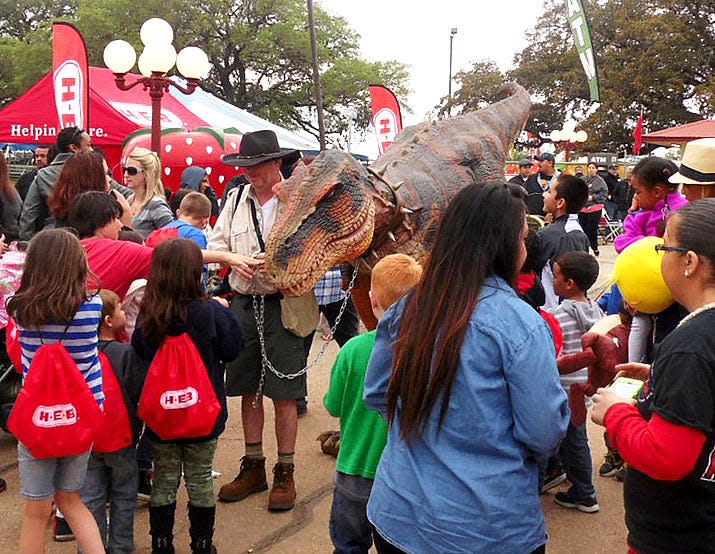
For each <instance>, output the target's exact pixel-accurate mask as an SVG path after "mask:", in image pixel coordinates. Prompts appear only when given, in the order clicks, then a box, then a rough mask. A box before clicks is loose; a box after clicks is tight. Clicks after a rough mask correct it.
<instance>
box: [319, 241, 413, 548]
mask: <svg viewBox="0 0 715 554" xmlns="http://www.w3.org/2000/svg"><path fill="white" fill-rule="evenodd" d="M421 275H422V267H421V266H420V265H419V264H418V263H417V262H416V261H415V260H414V259H413V258H411V257H410V256H406V255H404V254H392V255H390V256H386V257H384V258H383V259H382V260H380V261H379V262H378V263H377V264H375V267H374V268H373V270H372V279H371V282H370V303H371V305H372V311H373V313H374V314H375V317H376V318H377V319H378V320H379V319H380V318H381V317H382V315H383V314H384V313H385V310H386V309H387V308H389V307H390V306H391V305H392V304H394V303H395V302H397V301H398V300H399V299H400V298H401V297H402V296H403V295H404V294H405V293H406V292H407V291H409V290H410V289H411V288H412V287H414V286H415V285H416V284H417V282H418V281H419V279H420V276H421ZM374 343H375V331H374V330H373V331H369V332H367V333H365V334H363V335H360V336H357V337H354V338H352V339H350V340H349V341H348V342H347V343H345V345H344V346H343V347H342V349H341V350H340V353H339V354H338V357H337V358H336V360H335V363H334V364H333V369H332V371H331V374H330V387H329V388H328V392H327V393H326V394H325V398H323V403H324V404H325V407H326V409H327V410H328V412H329V413H330V415H332V416H333V417H339V418H340V451H339V452H338V463H337V467H336V472H335V489H334V493H333V505H332V508H331V511H330V538H331V540H332V541H333V545H334V546H335V551H334V552H335V554H342V553H347V552H351V553H352V552H364V553H365V554H367V552H368V550H369V549H370V547H371V546H372V535H371V532H370V523H369V522H368V520H367V501H368V498H369V497H370V491H371V490H372V483H373V480H374V479H375V471H376V470H377V464H378V462H379V461H380V456H381V454H382V451H383V449H384V448H385V443H386V442H387V423H386V422H385V421H384V420H383V419H382V417H380V414H378V413H377V412H372V411H370V410H368V409H367V408H366V407H365V404H364V403H363V400H362V397H363V384H364V382H365V371H366V370H367V363H368V361H369V360H370V354H371V353H372V347H373V345H374Z"/></svg>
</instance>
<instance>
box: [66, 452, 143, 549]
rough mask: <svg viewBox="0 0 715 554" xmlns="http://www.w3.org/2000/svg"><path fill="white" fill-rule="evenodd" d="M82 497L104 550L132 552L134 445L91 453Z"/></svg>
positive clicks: (135, 486) (135, 479)
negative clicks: (114, 450)
mask: <svg viewBox="0 0 715 554" xmlns="http://www.w3.org/2000/svg"><path fill="white" fill-rule="evenodd" d="M81 496H82V502H84V504H85V505H86V506H87V509H88V510H89V511H90V512H92V515H93V516H94V519H95V521H96V522H97V527H99V533H100V535H101V536H102V540H103V541H104V544H105V547H106V549H107V552H110V553H112V554H129V553H130V552H134V510H135V509H136V504H137V457H136V448H135V447H134V445H132V446H127V447H126V448H122V449H121V450H117V451H116V452H110V453H99V452H92V455H91V456H90V458H89V465H88V467H87V479H86V480H85V483H84V486H83V487H82V491H81ZM107 503H109V525H107ZM78 551H79V552H81V550H78Z"/></svg>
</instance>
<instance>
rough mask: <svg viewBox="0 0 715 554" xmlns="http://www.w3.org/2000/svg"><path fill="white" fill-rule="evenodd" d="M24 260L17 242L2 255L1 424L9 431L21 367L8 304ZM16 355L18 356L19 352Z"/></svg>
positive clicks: (0, 277)
mask: <svg viewBox="0 0 715 554" xmlns="http://www.w3.org/2000/svg"><path fill="white" fill-rule="evenodd" d="M21 246H22V245H21ZM24 261H25V252H24V251H21V250H19V249H18V248H17V244H16V243H13V244H12V245H11V246H10V250H8V251H7V252H6V253H5V254H3V256H2V257H1V258H0V427H1V428H2V429H3V430H4V431H5V432H9V431H8V429H7V420H8V418H9V417H10V412H11V411H12V407H13V405H14V404H15V398H17V395H18V394H19V392H20V389H21V388H22V367H15V365H13V363H12V361H11V360H10V356H9V355H8V349H7V347H8V344H7V336H8V335H10V337H11V341H13V337H14V336H15V332H14V324H13V323H12V321H10V319H9V317H8V314H7V310H6V309H5V304H6V302H7V300H8V299H9V298H10V297H11V296H12V295H13V294H15V291H16V290H17V289H18V288H19V287H20V279H21V278H22V266H23V263H24ZM15 340H16V339H15ZM12 346H13V347H14V348H15V349H17V348H18V347H19V345H18V344H17V343H14V344H12ZM13 357H14V358H15V357H17V358H19V353H16V354H15V355H14V356H13ZM16 362H17V364H18V366H19V365H20V362H19V361H18V360H16Z"/></svg>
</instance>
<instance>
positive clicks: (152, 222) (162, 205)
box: [124, 148, 174, 239]
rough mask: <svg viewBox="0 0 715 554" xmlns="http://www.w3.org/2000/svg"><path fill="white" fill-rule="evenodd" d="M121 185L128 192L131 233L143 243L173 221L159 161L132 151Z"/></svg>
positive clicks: (148, 153)
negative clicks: (137, 234)
mask: <svg viewBox="0 0 715 554" xmlns="http://www.w3.org/2000/svg"><path fill="white" fill-rule="evenodd" d="M124 184H125V185H126V186H128V187H129V188H130V189H132V192H133V194H132V195H131V196H130V197H129V205H130V206H131V208H132V214H133V217H132V229H134V230H135V231H136V232H137V233H139V234H140V235H141V236H143V237H144V238H145V239H146V238H147V237H148V236H149V235H150V234H151V232H152V231H154V230H156V229H159V228H161V227H163V226H164V225H166V224H167V223H170V222H171V221H173V220H174V216H173V214H172V213H171V208H170V207H169V204H167V202H166V197H165V196H164V187H163V185H162V184H161V162H160V161H159V157H158V156H157V155H156V154H155V153H154V152H152V151H151V150H147V149H146V148H135V149H134V150H132V152H131V153H130V154H129V158H128V159H127V163H126V165H125V166H124Z"/></svg>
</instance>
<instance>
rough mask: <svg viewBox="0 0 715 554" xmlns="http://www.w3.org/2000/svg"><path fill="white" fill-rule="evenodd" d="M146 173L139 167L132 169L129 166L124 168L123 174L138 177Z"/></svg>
mask: <svg viewBox="0 0 715 554" xmlns="http://www.w3.org/2000/svg"><path fill="white" fill-rule="evenodd" d="M141 171H144V170H143V169H140V168H138V167H131V166H127V167H124V168H122V173H129V175H136V174H137V173H139V172H141Z"/></svg>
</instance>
